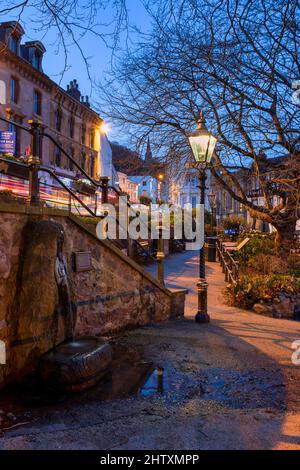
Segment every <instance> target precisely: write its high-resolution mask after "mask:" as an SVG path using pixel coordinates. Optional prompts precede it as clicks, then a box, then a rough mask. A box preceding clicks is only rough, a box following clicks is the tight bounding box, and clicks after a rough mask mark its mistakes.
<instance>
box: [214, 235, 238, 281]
mask: <svg viewBox="0 0 300 470" xmlns="http://www.w3.org/2000/svg"><path fill="white" fill-rule="evenodd" d="M217 254H218V259H219V262H220V265H221V267H222V272H223V273H224V274H225V281H226V282H229V283H230V284H236V283H237V281H238V278H239V271H240V266H239V263H238V262H237V261H236V260H235V259H234V258H233V256H232V253H230V251H229V250H228V249H227V248H226V246H225V245H224V243H223V242H222V241H221V240H220V239H218V241H217Z"/></svg>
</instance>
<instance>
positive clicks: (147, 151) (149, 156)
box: [145, 137, 152, 162]
mask: <svg viewBox="0 0 300 470" xmlns="http://www.w3.org/2000/svg"><path fill="white" fill-rule="evenodd" d="M150 160H152V151H151V146H150V139H149V137H148V142H147V150H146V155H145V161H148V162H149V161H150Z"/></svg>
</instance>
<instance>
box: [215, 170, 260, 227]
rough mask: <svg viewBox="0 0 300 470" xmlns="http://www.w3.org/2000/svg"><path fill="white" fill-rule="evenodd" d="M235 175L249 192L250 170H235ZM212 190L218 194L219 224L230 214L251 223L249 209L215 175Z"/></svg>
mask: <svg viewBox="0 0 300 470" xmlns="http://www.w3.org/2000/svg"><path fill="white" fill-rule="evenodd" d="M233 176H234V177H235V178H236V179H237V181H238V182H239V184H240V185H241V187H242V188H244V190H245V191H246V193H247V194H248V193H249V191H250V187H251V180H250V178H249V171H248V170H246V169H242V170H238V171H235V172H233ZM209 186H210V191H212V192H213V193H215V195H216V222H217V226H219V225H222V223H223V221H224V219H225V218H226V217H228V216H230V215H234V216H237V217H241V218H243V219H244V220H245V222H246V223H247V224H250V222H251V221H250V217H249V214H248V211H247V209H246V208H245V207H244V206H243V205H242V204H240V203H239V202H238V201H236V199H234V198H233V197H232V196H231V194H229V192H228V191H227V190H226V188H225V187H224V186H222V184H221V183H219V182H218V181H217V180H216V179H215V178H214V177H211V178H210V185H209Z"/></svg>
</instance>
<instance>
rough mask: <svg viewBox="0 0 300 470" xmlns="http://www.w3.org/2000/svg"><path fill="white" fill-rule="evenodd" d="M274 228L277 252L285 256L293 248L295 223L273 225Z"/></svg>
mask: <svg viewBox="0 0 300 470" xmlns="http://www.w3.org/2000/svg"><path fill="white" fill-rule="evenodd" d="M275 228H276V230H277V233H276V239H275V240H276V248H277V250H278V254H281V255H283V256H286V255H287V254H289V253H290V250H291V249H292V248H295V224H293V223H289V224H287V225H284V226H277V227H276V226H275Z"/></svg>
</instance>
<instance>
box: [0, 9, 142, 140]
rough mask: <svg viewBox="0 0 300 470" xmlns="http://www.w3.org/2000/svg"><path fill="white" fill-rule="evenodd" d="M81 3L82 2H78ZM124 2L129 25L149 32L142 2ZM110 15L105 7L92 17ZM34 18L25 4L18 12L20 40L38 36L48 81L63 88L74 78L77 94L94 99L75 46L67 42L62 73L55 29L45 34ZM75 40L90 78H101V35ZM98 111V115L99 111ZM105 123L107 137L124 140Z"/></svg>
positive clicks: (104, 60) (105, 58)
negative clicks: (66, 60)
mask: <svg viewBox="0 0 300 470" xmlns="http://www.w3.org/2000/svg"><path fill="white" fill-rule="evenodd" d="M30 3H31V2H30ZM82 3H85V2H84V1H82ZM1 4H2V1H1V0H0V6H2V5H1ZM126 4H127V8H128V18H129V22H130V24H131V25H132V26H137V27H138V28H140V29H141V30H143V32H146V31H149V26H150V23H149V17H148V14H147V12H146V10H145V9H144V7H143V5H142V2H141V1H140V0H127V2H126ZM0 10H1V9H0ZM114 14H115V12H114V11H113V10H112V8H111V7H109V8H107V9H106V10H105V11H103V10H102V11H98V13H97V18H96V20H97V21H99V22H100V21H101V22H104V23H111V22H112V20H113V15H114ZM36 18H37V13H36V10H35V9H34V7H29V8H27V9H25V11H24V12H23V13H22V17H21V24H22V26H23V28H24V30H25V33H26V34H25V37H24V38H23V42H24V41H28V40H34V39H38V40H41V41H42V42H43V44H44V46H45V47H46V50H47V51H46V54H45V56H44V60H43V68H44V72H45V73H46V74H47V75H49V76H50V78H51V79H52V80H54V81H56V82H58V83H60V85H61V86H62V87H63V88H66V86H67V84H68V83H69V82H70V80H72V79H74V78H76V79H77V81H78V83H79V88H80V91H81V94H82V95H88V96H89V97H90V101H91V102H93V99H95V100H96V93H95V90H93V88H92V85H91V81H90V79H89V77H88V73H87V69H86V65H85V63H84V60H83V59H82V57H81V55H80V51H79V50H78V48H77V47H76V46H75V45H72V44H70V45H68V54H67V57H68V69H67V70H66V71H65V72H64V74H63V76H62V74H61V72H62V70H63V69H64V60H65V55H64V53H63V50H62V48H58V47H57V43H56V38H57V30H56V29H55V28H52V29H50V30H48V31H47V32H46V33H45V32H43V31H40V30H39V25H38V24H37V21H36ZM15 19H17V18H16V15H12V14H10V15H3V14H2V15H0V21H1V22H2V21H8V20H15ZM111 31H112V27H110V26H108V27H106V28H102V27H101V26H99V32H102V33H103V32H106V33H109V32H111ZM126 34H127V33H126ZM128 34H129V36H127V37H129V40H130V39H131V38H132V39H134V37H135V33H133V32H132V31H131V30H130V31H129V33H128ZM79 42H80V47H81V48H82V50H83V53H84V55H85V56H86V57H88V58H89V64H90V69H89V71H90V76H91V79H92V80H96V81H99V79H100V80H101V77H102V76H103V74H104V73H105V71H109V70H110V64H111V53H112V52H111V49H110V48H109V47H107V46H106V45H105V43H104V41H103V40H102V39H101V38H98V37H95V36H94V35H93V34H92V33H87V34H86V35H85V37H83V38H82V39H80V41H79ZM124 42H125V33H123V34H122V35H121V40H120V46H122V43H124ZM98 111H99V112H100V114H101V110H98ZM109 124H110V128H111V132H110V135H109V138H110V139H111V140H117V141H119V142H120V143H121V142H126V139H124V138H123V136H120V135H119V134H117V133H116V132H114V128H113V123H109Z"/></svg>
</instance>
